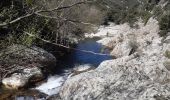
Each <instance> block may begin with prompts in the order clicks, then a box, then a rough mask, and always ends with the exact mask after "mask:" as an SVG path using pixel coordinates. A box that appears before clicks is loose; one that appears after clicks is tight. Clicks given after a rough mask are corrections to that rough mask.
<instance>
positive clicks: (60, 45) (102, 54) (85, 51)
mask: <svg viewBox="0 0 170 100" xmlns="http://www.w3.org/2000/svg"><path fill="white" fill-rule="evenodd" d="M25 34H27V35H29V36H31V37H35V38H37V39H39V40H41V41H43V42H46V43H50V44H53V45H56V46H59V47H63V48H66V49H71V50H76V51H80V52H84V53H90V54H95V55H101V56H111V55H110V54H104V53H96V52H93V51H87V50H81V49H76V48H71V47H68V46H64V45H62V44H58V43H53V42H51V41H49V40H45V39H42V38H40V37H38V36H35V35H33V34H30V33H28V32H25Z"/></svg>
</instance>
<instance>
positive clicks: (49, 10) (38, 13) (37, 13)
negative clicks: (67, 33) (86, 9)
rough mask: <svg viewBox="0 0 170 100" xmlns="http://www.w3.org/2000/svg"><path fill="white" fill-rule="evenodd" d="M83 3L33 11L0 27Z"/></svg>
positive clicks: (82, 2) (83, 2)
mask: <svg viewBox="0 0 170 100" xmlns="http://www.w3.org/2000/svg"><path fill="white" fill-rule="evenodd" d="M62 2H64V0H63V1H62ZM62 2H61V3H62ZM85 3H86V1H81V2H76V3H74V4H71V5H68V6H62V7H60V5H59V6H58V7H56V8H53V9H48V10H38V11H35V12H33V13H30V14H27V15H24V16H21V17H18V18H16V19H14V20H12V21H10V22H4V23H1V24H0V27H4V26H7V25H9V24H13V23H16V22H18V21H20V20H22V19H24V18H28V17H30V16H32V15H34V14H36V15H39V16H42V14H40V13H42V12H53V11H59V10H62V9H68V8H71V7H74V6H77V5H80V4H85ZM43 17H47V18H52V19H56V18H54V17H50V16H46V15H43ZM70 22H71V20H70ZM72 22H73V21H72Z"/></svg>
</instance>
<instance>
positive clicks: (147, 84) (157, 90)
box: [59, 18, 170, 100]
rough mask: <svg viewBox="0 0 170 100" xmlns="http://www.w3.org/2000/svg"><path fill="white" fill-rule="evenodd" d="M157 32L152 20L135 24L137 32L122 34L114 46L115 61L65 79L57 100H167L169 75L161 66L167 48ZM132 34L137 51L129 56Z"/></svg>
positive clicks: (106, 62)
mask: <svg viewBox="0 0 170 100" xmlns="http://www.w3.org/2000/svg"><path fill="white" fill-rule="evenodd" d="M153 27H154V28H153ZM145 32H147V33H148V34H145ZM158 32H159V26H158V22H157V21H156V20H154V19H152V18H151V19H150V20H149V21H148V23H147V24H146V25H145V26H144V25H143V24H142V23H139V28H138V29H129V30H128V31H127V32H125V33H124V34H123V42H119V43H118V44H117V45H119V46H117V47H118V49H115V48H114V49H113V52H115V53H114V54H117V55H118V56H116V57H118V58H117V59H114V60H108V61H104V62H102V63H101V64H100V65H99V66H98V68H96V69H95V70H91V71H88V72H85V73H81V74H78V75H76V76H73V77H70V78H68V80H66V82H65V83H64V85H63V86H62V88H61V90H60V93H59V94H60V97H61V99H62V100H169V99H170V84H169V83H170V71H169V69H168V70H167V68H166V67H167V66H164V64H163V63H164V62H165V61H167V59H168V58H166V57H165V56H164V53H165V51H166V50H169V49H170V44H168V43H162V42H161V40H162V37H159V35H158ZM118 33H119V32H118ZM132 33H133V34H134V35H135V41H136V43H137V45H138V48H137V50H136V51H135V52H133V53H132V54H131V55H129V54H128V52H129V50H130V49H129V47H128V41H129V38H128V35H131V34H132ZM131 40H133V38H132V39H131ZM147 41H149V42H150V43H149V44H148V43H147ZM114 50H117V51H114ZM119 50H120V51H119ZM123 50H124V51H123ZM126 51H127V52H126Z"/></svg>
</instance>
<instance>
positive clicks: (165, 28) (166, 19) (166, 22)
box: [159, 12, 170, 36]
mask: <svg viewBox="0 0 170 100" xmlns="http://www.w3.org/2000/svg"><path fill="white" fill-rule="evenodd" d="M159 27H160V32H159V35H160V36H166V35H167V33H168V32H169V31H170V12H167V13H166V14H165V13H164V14H163V15H162V16H160V19H159Z"/></svg>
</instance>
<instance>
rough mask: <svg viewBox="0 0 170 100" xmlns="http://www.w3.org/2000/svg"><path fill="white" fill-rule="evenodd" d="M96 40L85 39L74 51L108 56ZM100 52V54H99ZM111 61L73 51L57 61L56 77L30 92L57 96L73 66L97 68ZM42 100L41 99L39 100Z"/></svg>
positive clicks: (18, 98)
mask: <svg viewBox="0 0 170 100" xmlns="http://www.w3.org/2000/svg"><path fill="white" fill-rule="evenodd" d="M96 41H97V39H95V38H93V39H85V40H83V41H80V42H79V43H78V44H77V46H76V47H75V48H76V49H79V50H87V51H92V52H95V53H105V54H108V53H109V51H108V50H107V49H103V46H102V45H101V44H99V43H97V42H96ZM101 51H102V52H101ZM109 59H112V57H111V56H108V55H96V54H93V53H87V52H82V51H77V50H73V51H72V52H71V53H70V54H67V55H66V56H64V57H62V58H60V59H59V61H58V63H57V66H56V67H58V69H56V75H54V76H49V78H48V80H47V82H45V83H42V84H40V85H39V86H37V87H35V88H33V89H30V90H38V91H40V92H42V93H44V94H46V95H49V96H50V95H53V94H57V93H58V91H59V89H60V87H61V85H62V84H63V83H64V81H65V80H66V79H67V78H68V76H69V74H70V73H71V70H72V68H74V67H75V66H82V65H83V67H87V66H89V65H90V66H94V67H97V66H98V65H99V64H100V63H101V62H102V61H104V60H109ZM42 98H43V97H42ZM34 99H35V97H33V96H30V95H27V96H25V95H24V96H22V95H19V96H16V100H34ZM40 100H43V99H40Z"/></svg>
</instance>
